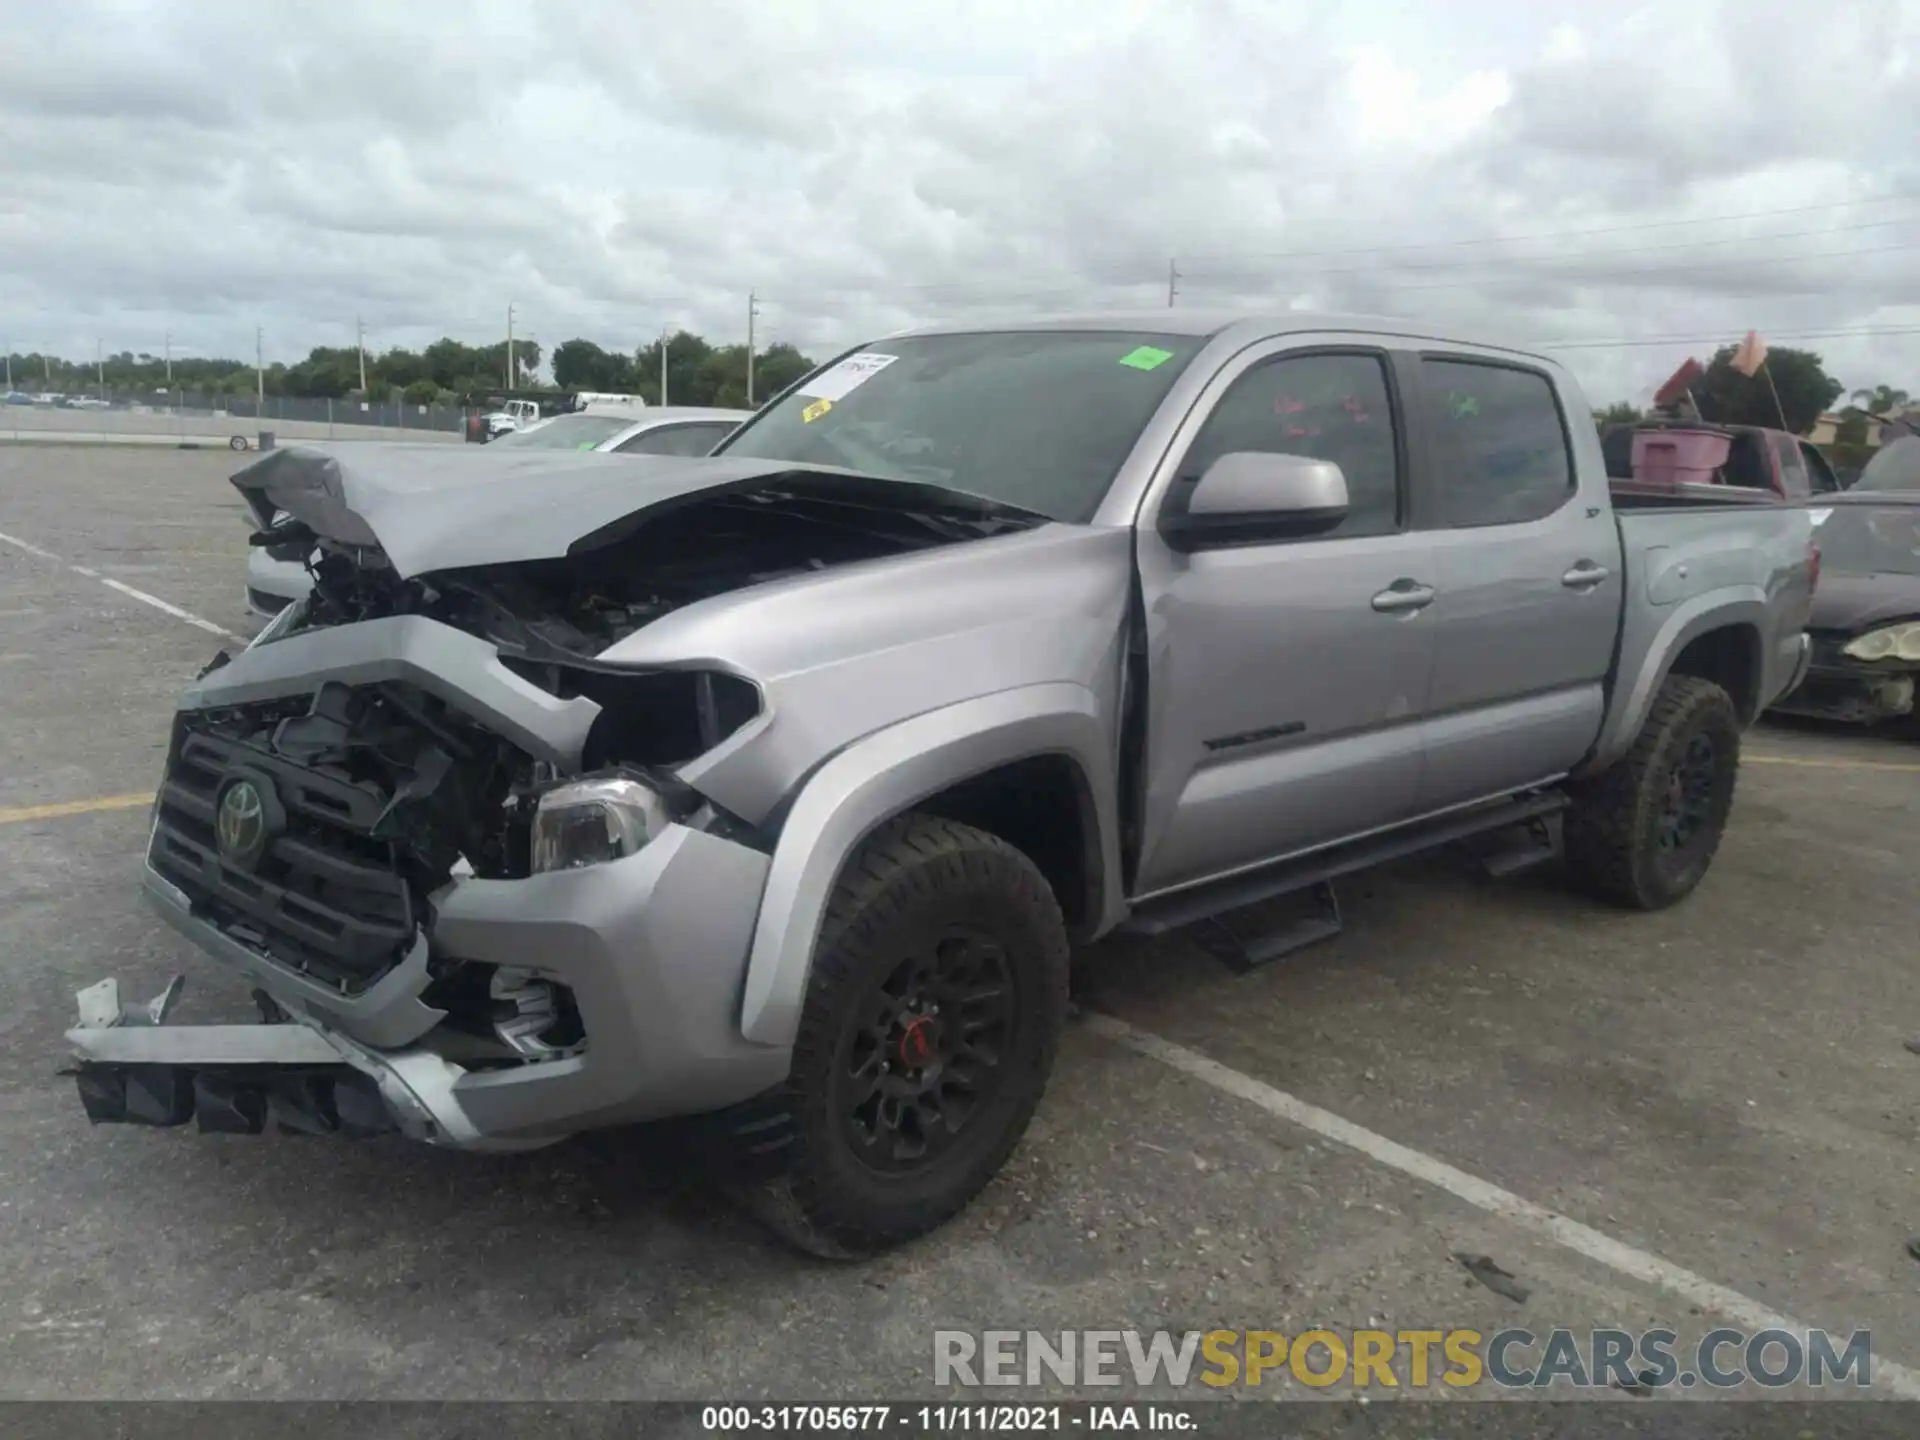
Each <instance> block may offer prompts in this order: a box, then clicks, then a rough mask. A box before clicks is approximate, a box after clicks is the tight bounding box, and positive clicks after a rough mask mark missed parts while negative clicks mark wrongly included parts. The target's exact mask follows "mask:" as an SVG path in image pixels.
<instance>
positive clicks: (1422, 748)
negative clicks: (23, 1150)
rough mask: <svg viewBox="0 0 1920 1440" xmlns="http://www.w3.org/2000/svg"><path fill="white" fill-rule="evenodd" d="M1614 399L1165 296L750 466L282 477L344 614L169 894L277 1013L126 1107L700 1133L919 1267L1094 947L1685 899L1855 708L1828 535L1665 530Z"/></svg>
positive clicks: (963, 1199) (378, 453)
mask: <svg viewBox="0 0 1920 1440" xmlns="http://www.w3.org/2000/svg"><path fill="white" fill-rule="evenodd" d="M1588 413H1589V407H1588V405H1587V403H1586V401H1585V399H1584V398H1583V397H1582V396H1581V394H1580V392H1579V388H1578V386H1577V385H1576V384H1575V382H1574V381H1573V380H1572V378H1571V377H1570V376H1569V375H1568V374H1567V373H1566V372H1565V371H1564V370H1563V369H1562V368H1560V367H1559V366H1558V365H1556V364H1555V363H1554V362H1553V361H1552V360H1550V359H1548V358H1545V357H1542V356H1539V355H1536V354H1531V353H1528V352H1524V351H1517V350H1513V349H1510V348H1506V347H1501V346H1498V345H1489V344H1482V343H1476V342H1473V341H1469V340H1462V339H1452V338H1447V337H1444V336H1436V335H1433V334H1431V333H1422V332H1419V331H1402V330H1397V329H1395V328H1394V327H1393V326H1392V325H1391V324H1388V323H1385V322H1376V321H1364V322H1362V321H1352V320H1335V319H1327V318H1323V317H1322V318H1316V317H1312V316H1305V315H1290V316H1286V317H1281V318H1278V319H1260V318H1240V317H1220V316H1208V315H1205V314H1201V313H1198V312H1195V313H1191V314H1189V313H1186V312H1182V313H1180V314H1178V315H1175V314H1173V313H1171V312H1154V313H1153V314H1152V315H1150V316H1147V315H1143V316H1139V317H1116V316H1101V317H1092V318H1086V319H1081V320H1074V321H1036V322H1033V323H1031V324H1027V325H1023V326H1013V327H1003V328H989V329H984V330H982V329H967V328H952V329H931V330H926V331H919V332H914V333H910V334H906V335H900V336H895V337H892V338H890V339H887V340H885V341H880V342H875V343H874V344H873V345H871V346H869V347H866V348H864V349H860V350H857V351H852V352H849V353H847V354H845V355H843V356H841V357H839V358H838V359H836V360H835V361H833V362H831V363H830V364H828V365H826V366H824V367H822V368H821V369H819V370H817V371H815V372H813V373H812V374H810V375H809V376H807V377H805V378H804V379H802V380H801V381H799V382H797V383H796V384H795V385H794V386H793V387H791V388H790V389H789V391H787V392H786V393H785V394H783V395H781V396H779V397H777V398H776V399H775V400H774V401H773V402H771V403H770V404H768V405H767V406H766V407H764V408H763V409H761V410H760V411H759V412H757V413H756V414H755V415H754V416H753V417H752V418H751V419H750V420H748V421H747V422H746V423H745V424H744V425H742V426H741V427H740V428H739V429H738V430H736V431H734V432H733V434H732V435H730V436H729V437H728V439H727V440H726V441H725V442H724V443H723V444H722V445H721V447H720V448H719V450H718V451H717V452H716V453H715V454H714V455H712V456H708V457H679V456H665V455H660V456H640V457H631V456H620V455H607V454H596V453H579V452H568V451H555V450H544V449H540V448H538V447H529V448H524V449H520V448H516V447H514V446H509V445H502V446H499V447H492V446H489V447H488V448H487V449H486V450H485V451H483V452H479V453H474V452H461V451H452V452H451V453H449V451H448V449H447V448H446V447H412V446H398V445H394V446H389V445H382V444H377V443H361V444H356V445H353V446H341V447H338V448H328V447H323V446H311V447H309V446H289V447H287V448H285V449H281V450H278V451H274V452H270V453H268V454H265V455H263V456H261V457H260V458H259V459H258V460H257V461H255V462H254V463H252V464H250V465H248V466H247V467H246V468H244V469H243V470H241V471H240V472H239V473H238V474H237V475H236V476H235V477H234V483H235V485H236V486H237V487H238V488H239V489H240V491H241V493H242V494H243V496H244V497H245V499H246V502H247V504H248V506H249V508H250V511H251V514H252V516H253V518H254V521H255V523H256V528H257V530H258V531H259V537H258V538H259V539H260V541H261V543H262V544H264V545H268V546H272V547H277V548H281V549H283V550H284V551H285V553H287V554H305V555H308V556H310V557H311V560H310V567H311V570H312V588H311V591H310V593H308V594H306V595H304V596H303V597H302V598H301V599H299V600H298V601H297V602H295V603H294V604H291V605H289V606H287V607H286V608H285V609H283V610H282V611H280V613H279V614H278V615H276V616H275V617H274V619H273V620H272V621H271V622H270V623H269V624H268V625H267V626H266V628H265V629H264V630H263V631H262V632H261V633H260V635H259V636H258V637H257V638H256V639H255V641H254V642H253V643H252V644H251V645H249V646H248V647H247V648H246V649H245V650H244V651H242V652H241V653H239V654H237V655H232V656H229V655H226V654H224V653H223V654H222V655H220V656H218V657H216V659H215V661H214V663H213V664H212V665H210V666H209V667H208V669H207V670H206V671H205V672H204V673H202V674H201V675H200V676H199V677H198V678H197V679H196V681H195V682H194V683H193V685H192V686H191V687H190V688H189V689H188V690H187V691H186V693H185V694H183V695H182V696H181V697H180V700H179V703H178V708H177V712H176V714H175V716H174V719H173V727H172V735H171V738H170V741H169V745H168V755H167V762H166V770H165V775H164V777H163V781H162V785H161V788H160V793H159V796H158V799H157V801H156V804H155V807H154V811H153V817H152V826H151V830H150V835H149V839H148V845H147V851H146V861H145V867H144V872H143V887H144V891H145V894H146V895H147V897H148V899H149V900H150V901H151V902H152V904H153V905H154V906H155V907H156V908H157V910H158V912H159V914H160V915H161V916H163V917H164V918H165V920H166V921H167V922H168V923H169V924H171V925H172V926H174V927H175V928H176V929H178V930H179V931H180V932H181V933H182V934H183V935H185V936H186V937H187V938H188V939H190V940H191V941H192V943H193V944H194V945H195V946H196V947H197V948H198V949H199V950H200V951H202V952H203V953H204V954H206V955H207V956H209V957H211V958H212V959H213V960H214V961H215V962H216V963H217V965H218V966H219V967H220V968H222V969H224V970H226V971H227V972H229V973H230V974H231V975H233V976H235V977H238V978H239V979H240V981H241V983H243V984H244V985H246V986H248V987H250V988H252V989H253V991H254V993H255V998H256V1001H257V1002H258V1005H259V1007H260V1010H261V1020H260V1023H258V1024H249V1025H224V1026H193V1025H184V1024H177V1023H174V1017H173V1015H172V1013H171V1012H172V1010H173V1009H174V1001H175V999H176V997H177V995H178V993H179V992H178V988H177V986H174V987H169V988H168V989H167V990H166V991H164V992H162V994H161V995H160V996H159V998H158V999H156V1000H154V1001H152V1002H150V1003H146V1004H133V1005H128V1004H123V1003H122V1002H121V998H120V995H119V992H118V988H117V986H116V984H115V982H113V981H104V982H102V983H101V984H100V985H99V986H96V987H93V988H92V989H90V990H88V991H86V992H83V995H82V999H81V1016H80V1023H79V1024H78V1025H77V1026H76V1028H75V1029H74V1030H72V1031H71V1032H69V1037H68V1038H69V1040H70V1042H71V1043H72V1045H73V1047H74V1050H75V1053H76V1055H77V1063H76V1065H75V1067H74V1069H75V1074H76V1076H77V1084H78V1087H79V1091H80V1096H81V1099H82V1101H83V1103H84V1105H85V1107H86V1111H87V1114H88V1115H89V1117H90V1118H92V1119H93V1120H95V1121H97V1122H132V1123H137V1124H144V1125H178V1124H182V1123H185V1122H187V1121H189V1120H195V1119H197V1121H198V1123H199V1125H200V1126H201V1128H202V1129H206V1130H212V1131H219V1132H242V1133H253V1134H258V1133H261V1132H262V1131H265V1130H269V1129H292V1130H298V1131H310V1132H324V1133H332V1134H347V1135H364V1134H379V1133H390V1132H393V1131H398V1132H400V1133H402V1134H405V1135H407V1136H410V1137H413V1138H415V1139H419V1140H424V1141H429V1142H432V1143H436V1144H441V1145H447V1146H453V1147H458V1148H469V1149H479V1150H502V1149H515V1148H525V1147H532V1146H538V1145H544V1144H550V1143H552V1142H554V1141H556V1140H560V1139H563V1138H565V1137H567V1136H569V1135H573V1134H576V1133H579V1132H582V1131H587V1130H593V1129H601V1128H606V1127H612V1126H619V1125H625V1124H630V1123H633V1122H645V1121H674V1122H676V1124H677V1125H678V1127H679V1128H680V1130H681V1132H682V1133H684V1134H685V1135H686V1136H687V1137H688V1138H690V1139H692V1140H695V1141H697V1142H698V1143H699V1144H700V1145H701V1146H702V1147H704V1148H703V1150H702V1153H703V1154H704V1155H706V1156H709V1157H711V1164H712V1168H713V1172H714V1173H715V1174H716V1175H719V1176H722V1177H724V1178H725V1179H726V1180H727V1181H728V1183H729V1184H730V1185H731V1186H733V1188H734V1189H735V1192H736V1193H737V1194H739V1195H741V1196H743V1197H744V1198H746V1199H747V1200H748V1201H749V1202H750V1203H751V1204H752V1207H753V1208H754V1210H755V1211H756V1213H758V1214H759V1215H761V1216H762V1217H763V1218H765V1219H766V1220H768V1221H769V1222H770V1223H771V1224H772V1225H774V1226H775V1227H776V1228H777V1229H778V1230H779V1231H780V1233H781V1234H783V1235H785V1236H786V1237H788V1238H789V1239H791V1240H792V1241H794V1242H795V1243H797V1244H799V1245H801V1246H803V1247H805V1248H807V1249H809V1250H811V1251H814V1252H815V1253H819V1254H827V1255H842V1256H844V1255H850V1254H863V1253H871V1252H873V1251H875V1250H878V1249H881V1248H884V1247H886V1246H888V1245H892V1244H896V1243H899V1242H901V1241H903V1240H906V1239H908V1238H911V1237H913V1236H915V1235H919V1234H922V1233H925V1232H926V1231H928V1230H930V1229H932V1228H933V1227H934V1226H936V1225H938V1224H940V1223H941V1222H942V1221H944V1220H945V1219H947V1218H948V1217H950V1216H951V1215H953V1214H954V1213H956V1212H957V1211H958V1210H960V1209H961V1208H962V1207H963V1206H964V1205H965V1204H966V1203H967V1202H968V1201H969V1200H970V1199H971V1198H972V1197H973V1195H975V1194H976V1193H977V1192H978V1191H979V1190H980V1188H981V1187H982V1186H983V1185H985V1184H986V1183H987V1181H988V1180H989V1179H990V1178H991V1177H992V1176H993V1174H994V1173H995V1172H996V1171H997V1170H998V1168H999V1167H1000V1165H1001V1164H1002V1162H1003V1161H1004V1160H1005V1159H1006V1157H1007V1155H1008V1154H1009V1153H1010V1151H1011V1150H1012V1148H1013V1147H1014V1145H1015V1144H1016V1143H1017V1142H1018V1141H1019V1139H1020V1137H1021V1135H1022V1134H1023V1132H1024V1130H1025V1128H1026V1126H1027V1123H1028V1120H1029V1118H1030V1117H1031V1115H1032V1114H1033V1111H1034V1107H1035V1105H1036V1104H1037V1103H1038V1101H1039V1098H1040V1095H1041V1092H1042V1089H1043V1088H1044V1086H1045V1084H1046V1081H1047V1077H1048V1074H1049V1072H1050V1070H1051V1067H1052V1064H1053V1059H1054V1055H1055V1051H1056V1048H1057V1046H1058V1044H1059V1041H1060V1036H1061V1033H1062V1029H1063V1026H1064V1023H1065V1017H1066V1012H1067V974H1068V957H1069V954H1070V952H1071V950H1072V948H1073V947H1075V946H1084V945H1087V944H1089V943H1091V942H1092V941H1094V940H1096V939H1098V938H1099V937H1101V936H1103V935H1106V934H1109V933H1113V932H1116V931H1120V930H1123V929H1125V930H1130V931H1133V932H1136V933H1143V934H1157V933H1162V932H1164V931H1167V930H1170V929H1174V928H1179V927H1184V926H1189V925H1202V922H1207V924H1206V925H1205V926H1203V928H1204V929H1205V932H1206V933H1208V934H1209V935H1215V936H1216V938H1218V937H1219V936H1224V937H1226V941H1223V942H1222V947H1221V948H1222V956H1223V958H1224V959H1227V960H1228V961H1229V962H1230V963H1232V964H1234V965H1236V966H1245V965H1251V964H1257V963H1262V962H1264V961H1267V960H1270V959H1273V958H1274V957H1276V956H1278V955H1281V954H1285V953H1287V952H1289V951H1290V950H1292V949H1294V948H1296V947H1297V946H1299V945H1301V944H1304V943H1307V942H1308V941H1311V940H1314V939H1319V938H1325V937H1326V936H1328V935H1331V934H1334V933H1337V931H1338V929H1339V918H1338V917H1339V910H1338V905H1337V903H1336V900H1335V895H1334V891H1333V885H1334V882H1335V881H1336V880H1337V879H1338V877H1340V876H1342V875H1346V874H1349V873H1352V872H1354V871H1356V870H1360V869H1363V868H1365V867H1367V866H1369V865H1373V864H1377V863H1380V862H1382V861H1384V860H1387V859H1391V858H1393V857H1396V856H1399V855H1404V854H1408V853H1412V852H1414V851H1418V850H1424V849H1431V848H1434V847H1438V846H1445V845H1452V844H1455V843H1457V842H1461V841H1463V840H1467V839H1473V840H1474V841H1476V843H1478V844H1480V845H1481V846H1482V847H1483V855H1484V857H1485V859H1486V863H1487V864H1488V866H1489V868H1491V869H1495V870H1497V871H1498V872H1499V873H1505V872H1506V871H1509V870H1513V869H1517V868H1520V867H1521V866H1523V865H1528V864H1533V863H1539V862H1544V861H1551V860H1554V859H1556V858H1558V859H1560V860H1562V862H1563V864H1564V867H1565V869H1566V872H1567V874H1568V876H1569V878H1570V879H1571V880H1572V881H1573V882H1574V883H1576V884H1577V885H1579V886H1580V887H1581V888H1583V889H1585V890H1587V891H1589V892H1590V893H1592V894H1594V895H1597V896H1600V897H1602V898H1604V899H1606V900H1608V901H1610V902H1612V903H1615V904H1619V905H1623V906H1628V907H1633V908H1638V909H1649V910H1650V909H1658V908H1661V907H1664V906H1667V905H1671V904H1674V903H1676V902H1678V901H1679V900H1681V899H1683V898H1684V897H1685V896H1686V895H1687V894H1689V893H1690V892H1691V891H1692V890H1693V889H1694V888H1695V887H1696V886H1697V885H1698V884H1699V883H1700V882H1701V880H1702V878H1703V877H1704V876H1705V875H1706V873H1707V870H1708V868H1709V866H1710V864H1711V862H1712V858H1713V855H1714V852H1715V848H1716V846H1717V845H1718V843H1719V838H1720V835H1721V831H1722V829H1723V827H1724V825H1725V822H1726V818H1727V814H1728V812H1729V808H1730V806H1731V804H1732V800H1733V790H1734V782H1735V778H1736V774H1737V768H1738V762H1739V746H1740V736H1741V731H1742V729H1743V728H1744V727H1745V726H1746V725H1747V724H1748V723H1749V722H1750V721H1751V720H1752V719H1753V717H1754V716H1755V715H1756V714H1757V713H1758V712H1759V711H1760V710H1761V709H1763V708H1764V707H1765V706H1766V705H1767V704H1768V703H1770V702H1771V701H1773V700H1774V699H1775V698H1777V697H1778V696H1779V695H1780V694H1781V693H1783V692H1784V691H1785V690H1786V689H1788V688H1790V687H1791V686H1792V685H1793V684H1795V683H1796V682H1797V680H1798V679H1799V676H1800V673H1801V671H1802V669H1803V667H1804V665H1805V662H1806V654H1807V650H1806V642H1805V637H1804V635H1803V634H1802V627H1803V623H1804V620H1805V616H1806V612H1807V605H1808V602H1809V597H1810V595H1811V593H1812V590H1813V585H1814V580H1815V565H1814V560H1815V557H1814V554H1813V552H1812V549H1811V547H1810V544H1809V541H1810V537H1811V526H1810V522H1809V520H1808V517H1807V515H1806V513H1805V511H1804V510H1801V509H1799V508H1797V507H1793V506H1784V505H1754V504H1744V505H1743V504H1724V503H1721V504H1716V503H1713V500H1714V498H1715V497H1713V496H1711V495H1708V496H1707V497H1705V498H1698V497H1692V496H1689V495H1681V494H1679V493H1677V492H1675V493H1671V494H1669V493H1664V492H1663V493H1662V494H1660V495H1657V496H1654V497H1652V498H1651V499H1649V498H1647V497H1643V496H1636V495H1626V494H1623V495H1622V496H1621V497H1620V498H1619V499H1618V500H1617V501H1616V499H1615V497H1614V496H1613V495H1612V494H1611V493H1610V490H1609V485H1608V480H1607V475H1606V467H1605V463H1604V459H1603V456H1602V454H1601V449H1600V443H1599V439H1598V437H1597V436H1596V435H1595V434H1594V431H1593V428H1592V427H1591V426H1590V425H1589V424H1587V423H1586V421H1585V419H1584V417H1585V416H1586V415H1587V414H1588ZM1569 416H1572V417H1581V418H1579V419H1578V421H1577V423H1575V422H1570V421H1569V420H1568V418H1567V417H1569ZM1700 488H1702V489H1708V488H1710V487H1700ZM276 520H277V522H278V523H277V524H276V523H275V522H276ZM1276 897H1290V898H1291V900H1293V901H1296V902H1299V903H1300V904H1301V905H1302V906H1303V907H1304V909H1303V913H1302V914H1301V915H1300V916H1299V917H1297V918H1296V919H1284V920H1274V919H1272V918H1271V917H1272V915H1273V913H1274V912H1273V908H1272V907H1266V908H1265V909H1262V910H1260V911H1258V912H1257V913H1259V914H1262V915H1266V916H1268V917H1269V919H1268V920H1267V921H1266V923H1265V924H1264V926H1263V927H1256V928H1248V927H1247V926H1243V925H1238V924H1237V923H1236V924H1235V925H1232V926H1229V925H1228V924H1227V923H1226V921H1225V920H1224V919H1221V920H1219V923H1213V922H1214V921H1215V920H1216V919H1218V917H1228V918H1235V917H1240V916H1243V915H1244V914H1246V913H1249V907H1252V906H1255V905H1257V904H1260V903H1261V902H1266V901H1270V900H1273V899H1275V898H1276ZM1216 932H1217V935H1216ZM1227 942H1230V943H1227Z"/></svg>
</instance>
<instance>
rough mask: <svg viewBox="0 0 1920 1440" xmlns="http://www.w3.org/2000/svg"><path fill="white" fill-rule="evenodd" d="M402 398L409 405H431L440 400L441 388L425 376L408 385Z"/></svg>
mask: <svg viewBox="0 0 1920 1440" xmlns="http://www.w3.org/2000/svg"><path fill="white" fill-rule="evenodd" d="M402 396H403V398H404V399H405V400H406V402H407V404H409V405H431V404H433V403H434V402H435V401H436V400H438V399H439V398H440V387H439V386H438V385H436V384H434V383H433V381H431V380H429V379H427V378H425V377H424V376H423V377H422V378H420V379H418V380H415V381H414V382H413V383H412V384H410V385H408V386H407V388H406V389H405V391H403V392H402Z"/></svg>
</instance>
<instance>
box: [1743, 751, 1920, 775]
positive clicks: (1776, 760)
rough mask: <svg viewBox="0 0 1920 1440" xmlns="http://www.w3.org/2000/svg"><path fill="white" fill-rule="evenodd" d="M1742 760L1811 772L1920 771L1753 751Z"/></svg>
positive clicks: (1910, 766)
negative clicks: (1797, 766) (1805, 769)
mask: <svg viewBox="0 0 1920 1440" xmlns="http://www.w3.org/2000/svg"><path fill="white" fill-rule="evenodd" d="M1740 758H1741V759H1742V760H1751V761H1752V762H1753V763H1754V764H1755V765H1802V766H1805V767H1806V768H1807V769H1809V770H1920V763H1908V762H1907V761H1904V760H1812V759H1804V758H1802V757H1801V756H1798V755H1756V754H1754V753H1753V752H1752V751H1751V750H1749V751H1747V752H1746V753H1745V754H1744V755H1742V756H1741V757H1740Z"/></svg>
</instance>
